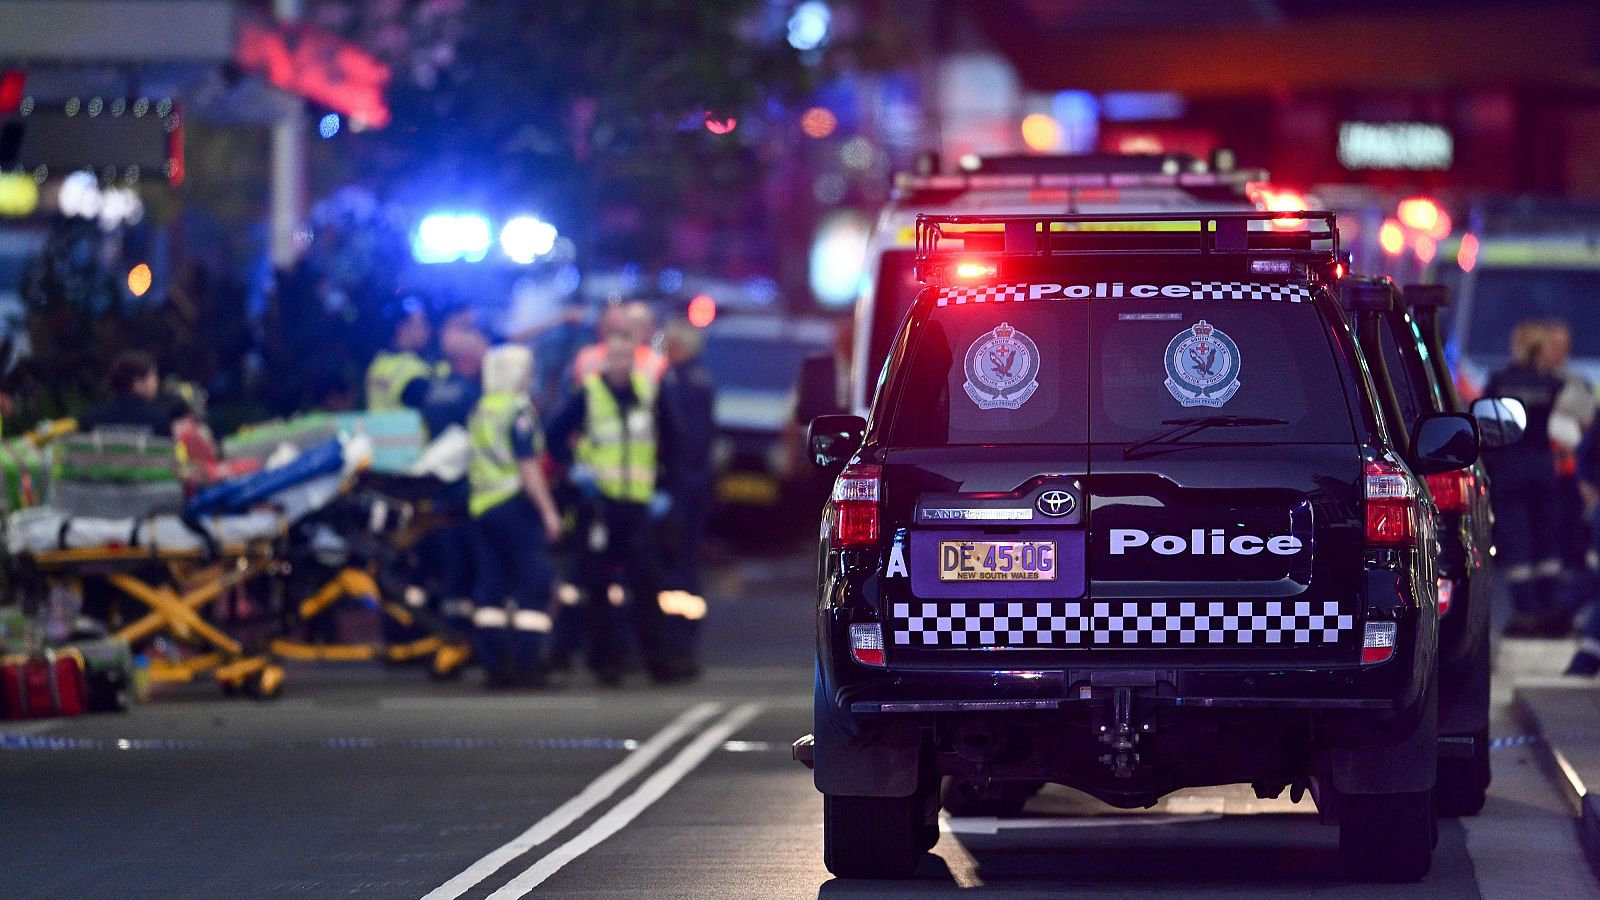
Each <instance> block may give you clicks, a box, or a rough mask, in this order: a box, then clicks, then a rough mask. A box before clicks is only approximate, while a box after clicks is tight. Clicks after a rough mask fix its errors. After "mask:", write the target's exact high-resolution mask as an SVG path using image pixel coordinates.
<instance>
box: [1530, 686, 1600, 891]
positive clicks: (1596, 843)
mask: <svg viewBox="0 0 1600 900" xmlns="http://www.w3.org/2000/svg"><path fill="white" fill-rule="evenodd" d="M1511 706H1512V710H1513V712H1515V714H1516V715H1517V717H1518V718H1519V719H1521V720H1522V723H1523V724H1524V725H1526V726H1527V727H1528V729H1529V731H1531V732H1532V733H1534V734H1537V735H1538V736H1539V740H1538V742H1537V745H1536V746H1537V747H1538V750H1537V751H1536V752H1538V754H1539V758H1540V759H1541V760H1542V761H1543V763H1544V768H1545V772H1546V774H1547V775H1549V777H1550V781H1551V783H1552V784H1554V785H1555V788H1556V790H1557V791H1558V792H1560V794H1561V796H1562V797H1563V798H1564V799H1565V800H1566V801H1567V802H1568V803H1570V804H1572V808H1573V811H1574V812H1575V813H1576V814H1577V826H1578V843H1579V844H1580V845H1582V847H1583V851H1584V855H1585V856H1587V857H1588V858H1589V865H1590V867H1591V868H1592V869H1594V871H1595V872H1596V874H1597V875H1600V796H1597V795H1596V794H1595V792H1594V791H1593V790H1592V789H1591V787H1590V786H1589V785H1587V784H1585V783H1584V780H1583V776H1581V775H1580V774H1579V773H1578V770H1577V769H1576V768H1574V767H1573V765H1572V764H1571V763H1570V762H1568V761H1567V758H1566V756H1565V755H1564V754H1563V753H1562V752H1561V748H1560V746H1558V739H1552V738H1551V737H1550V735H1549V733H1547V731H1546V729H1545V728H1544V726H1543V725H1542V724H1541V723H1540V721H1539V715H1538V713H1537V712H1536V711H1535V710H1534V708H1533V706H1532V704H1530V703H1528V702H1527V701H1526V700H1524V699H1523V696H1522V692H1521V691H1520V690H1518V691H1515V692H1514V693H1513V695H1512V703H1511Z"/></svg>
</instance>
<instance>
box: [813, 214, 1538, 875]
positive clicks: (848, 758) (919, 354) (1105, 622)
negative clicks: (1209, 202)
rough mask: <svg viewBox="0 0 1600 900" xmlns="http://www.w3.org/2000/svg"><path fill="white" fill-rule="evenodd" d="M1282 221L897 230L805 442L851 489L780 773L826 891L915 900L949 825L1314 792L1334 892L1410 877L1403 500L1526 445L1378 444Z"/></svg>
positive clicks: (1413, 636)
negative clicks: (900, 234) (884, 300)
mask: <svg viewBox="0 0 1600 900" xmlns="http://www.w3.org/2000/svg"><path fill="white" fill-rule="evenodd" d="M1296 216H1297V217H1298V218H1293V219H1291V218H1289V217H1288V216H1286V215H1284V214H1273V213H1245V212H1217V213H1204V212H1201V213H1176V212H1174V213H1160V214H1129V213H1117V214H1105V215H1084V214H1063V215H1045V214H1038V215H1010V216H1007V215H996V216H924V217H922V218H920V219H919V220H918V223H917V226H916V227H917V234H916V266H917V274H918V277H919V279H920V281H921V283H922V285H923V286H922V288H921V290H920V292H919V293H918V295H917V297H916V300H915V302H914V303H913V305H912V307H911V309H910V312H909V314H908V315H907V316H906V318H905V321H904V323H903V324H902V326H901V328H900V330H899V331H898V333H897V335H896V337H895V339H894V341H893V343H892V346H891V347H890V349H889V352H888V357H887V363H886V365H885V367H884V370H883V376H882V378H881V381H880V384H879V386H878V388H877V392H876V396H875V399H874V400H873V403H872V406H871V411H870V414H869V417H868V418H867V419H865V420H863V419H861V418H857V417H854V416H829V417H823V418H820V419H818V420H816V421H814V422H813V423H812V427H811V434H810V440H809V449H810V452H811V455H812V457H813V460H814V461H815V462H816V463H817V464H819V465H822V466H825V467H827V466H834V467H842V468H841V469H840V471H839V474H838V478H837V480H836V482H835V487H834V491H833V495H832V499H831V500H830V502H829V504H828V506H827V508H826V511H825V514H824V519H823V524H822V532H823V533H822V547H821V553H822V565H821V570H820V590H819V604H818V611H817V637H818V646H817V680H816V697H815V716H814V734H813V735H811V736H808V737H807V738H803V739H802V740H801V741H800V742H798V743H797V745H796V755H797V756H798V757H799V758H801V759H802V760H803V761H806V762H808V763H810V764H811V765H812V766H813V768H814V769H815V781H816V785H817V788H818V789H819V790H820V791H821V792H822V793H823V795H824V855H825V862H826V864H827V866H828V868H829V869H830V871H832V872H834V873H835V874H837V875H840V876H845V877H893V876H901V875H905V874H907V873H909V872H910V871H911V870H912V869H913V868H915V866H916V864H917V860H918V859H919V858H920V856H921V854H922V852H923V851H925V850H926V849H928V848H930V847H932V846H933V844H934V843H935V842H936V840H937V837H938V832H937V815H938V812H939V809H940V806H941V804H945V805H950V804H952V803H965V804H969V805H970V804H972V803H974V802H977V803H980V804H981V803H982V802H983V801H986V800H987V801H990V802H993V803H995V804H997V806H998V807H1004V806H1007V805H1009V806H1011V807H1012V808H1015V807H1016V806H1018V805H1020V804H1018V803H1016V802H1015V800H1016V798H1019V797H1020V798H1022V799H1025V798H1026V796H1027V795H1028V793H1029V792H1030V791H1032V790H1034V789H1036V788H1037V787H1038V786H1040V785H1042V784H1044V783H1058V784H1064V785H1068V786H1071V787H1073V788H1077V789H1079V790H1081V791H1084V792H1086V793H1088V794H1091V795H1093V796H1095V797H1098V798H1100V799H1101V800H1103V801H1105V802H1107V803H1110V804H1112V805H1113V806H1117V807H1123V808H1137V807H1146V806H1150V805H1152V804H1154V803H1155V802H1156V801H1157V800H1159V799H1160V798H1161V797H1162V796H1164V795H1165V794H1168V793H1170V792H1172V791H1175V790H1179V789H1181V788H1186V787H1195V786H1205V785H1220V784H1233V783H1244V784H1250V785H1253V786H1254V788H1255V791H1256V792H1257V794H1258V795H1260V796H1262V797H1273V796H1277V795H1279V794H1280V793H1281V792H1283V791H1285V790H1288V791H1290V792H1291V793H1292V794H1293V795H1294V796H1297V797H1298V796H1299V795H1300V794H1301V793H1302V792H1306V791H1309V792H1310V793H1311V794H1312V795H1313V797H1314V798H1315V800H1316V803H1317V805H1318V807H1319V809H1320V810H1321V811H1322V813H1323V815H1324V816H1325V817H1326V818H1327V819H1329V820H1330V821H1337V822H1338V825H1339V828H1340V849H1341V853H1342V856H1343V859H1344V861H1345V863H1346V864H1347V866H1348V867H1349V869H1350V870H1351V872H1352V873H1353V874H1356V875H1357V876H1360V877H1369V878H1377V879H1381V880H1410V879H1416V878H1420V877H1422V876H1423V875H1424V874H1426V872H1427V870H1428V868H1429V866H1430V864H1431V858H1432V849H1433V845H1434V842H1435V838H1436V834H1437V831H1436V824H1435V818H1434V815H1435V814H1434V798H1433V795H1432V791H1433V788H1434V785H1435V781H1436V777H1437V773H1438V756H1439V753H1440V743H1439V737H1440V728H1439V716H1440V713H1439V701H1440V695H1441V691H1440V686H1439V677H1440V676H1439V668H1438V666H1439V652H1438V646H1439V643H1438V642H1439V628H1440V625H1439V600H1438V581H1437V579H1438V565H1437V558H1436V555H1437V546H1438V532H1439V528H1440V520H1439V510H1438V508H1437V506H1436V504H1435V503H1434V502H1433V500H1432V499H1431V497H1430V495H1429V493H1428V490H1427V488H1426V486H1425V481H1424V480H1425V478H1426V477H1427V476H1428V475H1430V474H1435V473H1443V472H1455V471H1459V470H1462V469H1465V468H1468V467H1470V466H1472V465H1473V464H1474V463H1475V462H1476V460H1477V458H1478V455H1479V451H1480V447H1483V446H1492V445H1496V444H1499V443H1504V442H1508V441H1511V440H1514V439H1515V438H1516V437H1517V436H1518V434H1519V433H1520V430H1519V426H1518V423H1517V421H1516V413H1517V410H1515V409H1514V408H1513V407H1512V406H1510V405H1508V404H1505V403H1502V402H1499V401H1496V400H1493V399H1489V400H1486V401H1484V405H1483V406H1482V407H1481V418H1482V419H1483V421H1480V420H1479V419H1475V418H1473V417H1470V416H1468V415H1465V414H1461V413H1457V412H1446V411H1441V409H1430V410H1428V411H1423V412H1419V413H1418V414H1417V415H1416V416H1414V417H1413V418H1412V420H1411V423H1410V425H1409V430H1408V431H1407V433H1405V434H1401V433H1398V431H1399V429H1400V427H1401V423H1399V422H1396V421H1394V417H1392V416H1391V415H1390V414H1389V413H1388V412H1387V411H1386V409H1385V405H1384V404H1385V400H1384V398H1383V396H1382V395H1381V394H1380V391H1379V388H1378V386H1377V384H1376V383H1375V382H1374V379H1373V376H1372V370H1371V369H1370V368H1369V366H1368V360H1367V358H1366V357H1365V356H1364V354H1363V350H1362V346H1361V343H1360V342H1359V341H1358V339H1357V335H1356V333H1355V332H1354V330H1353V329H1352V327H1351V325H1350V320H1349V319H1348V318H1347V317H1346V315H1345V314H1344V312H1343V311H1342V310H1341V308H1340V304H1339V301H1338V299H1337V296H1336V288H1337V277H1336V275H1337V273H1338V272H1339V262H1338V259H1339V257H1338V231H1337V227H1336V224H1335V221H1334V217H1333V215H1332V214H1329V213H1320V212H1305V213H1297V214H1296ZM1121 223H1128V224H1126V225H1124V224H1121ZM1380 371H1381V370H1380ZM951 784H960V785H962V786H963V792H962V793H960V794H956V795H952V794H951V793H950V792H949V790H948V787H949V785H951ZM942 787H943V788H945V790H944V791H941V788H942Z"/></svg>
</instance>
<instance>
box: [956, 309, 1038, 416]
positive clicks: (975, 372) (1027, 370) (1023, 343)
mask: <svg viewBox="0 0 1600 900" xmlns="http://www.w3.org/2000/svg"><path fill="white" fill-rule="evenodd" d="M966 369H967V383H966V388H967V396H968V397H971V398H972V402H973V403H976V404H978V408H979V409H1017V408H1019V407H1021V406H1022V404H1024V403H1026V402H1027V401H1028V398H1029V397H1032V396H1033V392H1034V391H1037V390H1038V389H1039V382H1038V376H1039V348H1038V347H1037V346H1035V345H1034V343H1033V341H1032V340H1031V339H1029V337H1028V336H1027V335H1025V334H1023V333H1022V332H1020V331H1018V330H1017V329H1015V328H1012V327H1011V326H1010V325H1007V324H1006V323H1004V322H1001V323H1000V324H999V325H997V326H995V329H994V330H993V331H991V332H989V333H987V334H984V335H981V336H979V338H978V339H977V340H975V341H973V342H972V346H971V347H968V348H967V361H966Z"/></svg>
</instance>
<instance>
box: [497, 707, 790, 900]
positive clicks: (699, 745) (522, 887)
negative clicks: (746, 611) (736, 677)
mask: <svg viewBox="0 0 1600 900" xmlns="http://www.w3.org/2000/svg"><path fill="white" fill-rule="evenodd" d="M764 708H765V707H764V706H763V705H762V704H760V703H744V704H741V705H739V706H736V707H734V708H733V710H732V711H731V712H729V713H728V714H727V715H725V716H723V717H722V718H721V719H720V720H719V721H718V722H717V724H715V725H713V726H711V727H710V728H707V729H706V730H705V731H703V732H701V733H700V734H699V736H698V737H696V738H695V739H694V740H693V741H690V742H689V743H688V744H687V745H686V746H685V747H684V748H683V749H682V750H680V751H678V755H677V756H675V757H673V758H672V761H671V762H669V763H667V764H666V765H664V766H662V767H661V768H659V769H657V770H656V771H655V772H654V773H653V774H652V775H651V776H650V777H649V778H647V779H645V780H644V783H643V784H641V785H639V788H638V790H635V791H634V792H633V793H632V794H629V795H628V797H627V798H626V799H624V800H623V801H622V802H620V803H618V804H617V805H616V806H613V807H611V809H610V810H608V811H607V812H606V814H605V815H603V816H601V817H600V818H598V819H595V820H594V822H592V823H591V824H590V825H589V827H588V828H585V829H584V830H582V831H580V832H578V834H577V836H576V837H574V838H572V839H571V840H569V841H567V842H566V843H565V844H562V845H561V846H559V847H557V848H555V849H554V850H551V851H550V852H549V853H547V854H545V855H544V857H543V858H542V859H540V860H539V861H538V862H536V863H534V864H533V865H532V866H530V867H529V868H528V869H527V870H526V871H524V872H523V873H522V874H521V875H518V876H517V877H515V878H513V879H511V880H510V881H508V882H506V883H505V885H504V886H502V887H501V888H500V890H498V891H495V892H494V893H492V894H490V895H489V900H514V898H518V897H522V896H524V895H526V894H527V893H528V892H529V891H532V890H533V889H534V888H536V887H538V886H539V885H541V884H543V883H544V881H545V879H547V878H549V877H550V876H551V875H554V874H555V873H557V872H559V871H561V868H562V867H563V866H565V865H566V864H567V863H569V862H572V861H573V860H575V859H577V858H578V857H580V856H582V855H583V854H585V853H587V852H589V851H590V850H592V849H594V847H595V846H596V845H597V844H599V843H600V842H601V841H604V840H605V839H606V838H609V837H611V836H612V835H614V834H616V833H617V832H619V831H621V830H622V829H623V828H625V827H627V825H628V823H629V822H632V821H633V820H634V819H636V818H638V817H639V814H640V813H642V812H644V811H645V810H646V809H649V808H650V805H651V804H653V803H655V802H656V801H657V800H660V799H661V798H662V797H663V796H664V795H665V794H666V793H667V791H669V790H671V789H672V786H673V785H675V784H677V783H678V782H679V781H681V780H683V777H684V776H685V775H688V774H689V773H690V772H692V771H694V769H695V767H696V766H699V765H700V764H701V763H702V762H705V759H706V757H708V756H710V755H711V754H712V753H714V752H715V751H716V749H717V748H718V747H719V746H721V745H722V742H723V741H726V740H727V739H728V738H730V737H732V736H733V735H734V734H735V733H736V732H738V730H739V729H741V728H743V727H744V726H746V725H748V724H750V720H751V719H754V718H755V717H756V716H758V715H760V714H761V712H762V710H763V709H764Z"/></svg>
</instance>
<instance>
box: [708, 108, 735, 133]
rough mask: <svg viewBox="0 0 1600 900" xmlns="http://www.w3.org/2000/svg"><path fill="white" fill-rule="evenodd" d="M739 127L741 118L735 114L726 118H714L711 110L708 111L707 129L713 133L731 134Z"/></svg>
mask: <svg viewBox="0 0 1600 900" xmlns="http://www.w3.org/2000/svg"><path fill="white" fill-rule="evenodd" d="M738 127H739V120H738V119H736V118H734V117H733V116H728V117H727V118H726V119H716V118H712V115H711V111H710V110H707V111H706V130H707V131H709V132H711V133H712V134H729V133H731V132H732V131H733V130H734V129H735V128H738Z"/></svg>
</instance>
